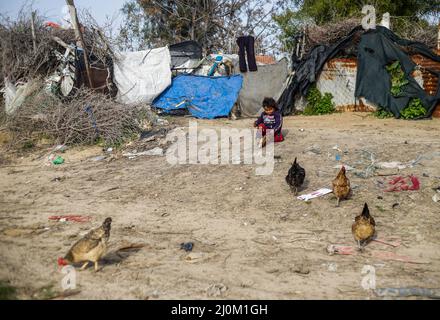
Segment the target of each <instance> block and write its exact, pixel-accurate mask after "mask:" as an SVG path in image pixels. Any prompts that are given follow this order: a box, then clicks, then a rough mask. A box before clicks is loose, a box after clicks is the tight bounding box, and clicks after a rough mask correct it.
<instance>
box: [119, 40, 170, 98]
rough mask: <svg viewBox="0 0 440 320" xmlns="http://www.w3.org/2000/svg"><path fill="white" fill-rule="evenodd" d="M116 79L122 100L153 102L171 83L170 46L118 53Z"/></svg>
mask: <svg viewBox="0 0 440 320" xmlns="http://www.w3.org/2000/svg"><path fill="white" fill-rule="evenodd" d="M116 58H117V59H116V61H115V65H114V81H115V83H116V86H117V87H118V94H117V96H116V100H117V101H118V102H121V103H138V102H145V103H151V102H152V101H153V100H154V99H155V98H156V97H157V96H158V95H160V94H161V93H162V92H163V91H164V90H165V89H166V88H167V87H168V86H169V85H170V84H171V68H170V65H171V56H170V51H169V50H168V48H167V47H163V48H156V49H150V50H144V51H137V52H123V53H116Z"/></svg>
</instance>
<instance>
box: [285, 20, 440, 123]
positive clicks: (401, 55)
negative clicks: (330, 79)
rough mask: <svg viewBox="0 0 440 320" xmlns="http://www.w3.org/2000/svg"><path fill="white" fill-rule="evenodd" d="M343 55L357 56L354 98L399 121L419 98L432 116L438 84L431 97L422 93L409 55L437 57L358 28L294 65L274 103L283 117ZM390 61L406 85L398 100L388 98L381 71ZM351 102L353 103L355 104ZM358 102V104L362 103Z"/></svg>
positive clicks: (383, 32) (382, 32)
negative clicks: (366, 102)
mask: <svg viewBox="0 0 440 320" xmlns="http://www.w3.org/2000/svg"><path fill="white" fill-rule="evenodd" d="M353 49H354V50H353ZM345 51H350V52H351V53H353V51H354V52H355V54H356V55H357V59H356V61H355V64H356V66H357V67H356V82H355V84H350V85H352V86H353V88H354V89H355V90H351V92H352V93H353V96H354V97H356V98H357V99H364V98H366V99H367V100H368V103H373V104H375V105H376V106H380V107H382V108H384V109H386V110H388V111H390V112H392V113H393V114H394V116H395V117H396V118H399V117H400V111H401V110H403V109H404V108H405V107H406V106H407V105H408V101H409V100H410V99H411V98H419V99H420V100H421V101H422V103H423V105H424V107H425V108H426V110H427V113H426V116H430V115H431V114H432V112H433V110H434V108H435V106H436V104H437V103H438V102H439V101H440V91H439V84H438V81H437V84H436V90H435V93H433V94H432V95H430V94H428V93H427V92H425V91H424V89H423V87H422V86H421V85H420V83H421V82H420V77H419V79H417V76H416V75H415V74H414V71H415V66H416V64H415V63H414V62H413V61H412V60H411V57H410V55H412V54H419V55H422V56H424V57H426V58H428V59H430V60H432V61H436V62H440V56H438V55H436V54H435V53H433V52H432V51H431V50H430V49H429V48H428V47H427V46H426V45H424V44H422V43H419V42H414V41H408V40H404V39H400V38H399V37H398V36H396V35H395V34H394V33H393V32H392V31H391V30H389V29H387V28H385V27H382V26H377V27H376V29H373V30H369V31H364V30H363V29H362V27H361V26H359V27H356V28H354V29H353V30H352V31H351V32H350V33H349V34H348V35H347V36H346V37H345V38H343V39H342V40H341V41H339V42H338V43H336V44H334V45H332V46H325V45H318V46H315V47H314V48H313V49H312V50H311V51H310V53H309V54H308V55H307V56H306V58H305V59H303V60H302V61H300V62H299V64H297V66H296V68H295V70H293V71H294V74H293V75H292V76H291V78H290V81H289V85H288V87H287V88H286V90H284V92H283V94H282V95H281V97H280V99H279V101H278V103H279V105H280V108H281V110H282V112H283V114H284V115H286V114H290V113H291V112H292V111H293V107H294V105H295V100H297V99H298V98H299V97H301V96H302V97H304V96H305V95H306V94H307V92H308V89H309V87H310V86H311V85H312V84H313V83H316V82H317V81H318V82H319V77H320V76H322V75H321V73H322V71H323V68H324V67H325V65H326V63H328V62H329V61H331V59H333V58H335V57H337V56H341V55H342V56H344V53H345ZM394 61H399V63H400V65H401V66H402V69H403V71H404V73H405V79H406V80H407V81H408V85H406V86H404V87H403V90H402V91H403V92H402V93H401V94H400V95H399V96H393V95H392V93H391V79H390V75H389V74H388V72H387V71H386V69H385V67H386V66H387V65H388V64H390V63H392V62H394ZM430 71H431V72H432V73H433V74H434V75H436V76H437V79H438V76H439V74H440V73H439V72H437V71H435V70H430ZM415 76H416V77H415ZM338 94H339V92H338ZM353 100H354V101H355V103H356V100H355V99H353ZM360 101H361V103H362V100H360Z"/></svg>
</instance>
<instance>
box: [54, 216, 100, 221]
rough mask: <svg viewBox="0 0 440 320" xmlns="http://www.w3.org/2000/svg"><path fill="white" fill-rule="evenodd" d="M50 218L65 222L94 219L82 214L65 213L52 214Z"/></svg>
mask: <svg viewBox="0 0 440 320" xmlns="http://www.w3.org/2000/svg"><path fill="white" fill-rule="evenodd" d="M49 220H54V221H59V222H65V221H74V222H89V221H90V220H92V218H91V217H90V216H81V215H64V216H50V217H49Z"/></svg>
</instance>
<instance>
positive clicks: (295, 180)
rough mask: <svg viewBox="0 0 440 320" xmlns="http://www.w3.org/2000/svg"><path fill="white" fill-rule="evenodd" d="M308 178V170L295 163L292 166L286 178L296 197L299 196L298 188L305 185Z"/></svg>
mask: <svg viewBox="0 0 440 320" xmlns="http://www.w3.org/2000/svg"><path fill="white" fill-rule="evenodd" d="M305 177H306V170H304V168H302V167H301V166H300V165H299V164H298V163H296V158H295V161H294V162H293V164H292V167H291V168H290V169H289V172H288V173H287V176H286V182H287V184H288V185H289V186H290V190H292V191H293V192H294V194H295V195H297V194H298V188H299V187H301V185H302V184H303V183H304V179H305Z"/></svg>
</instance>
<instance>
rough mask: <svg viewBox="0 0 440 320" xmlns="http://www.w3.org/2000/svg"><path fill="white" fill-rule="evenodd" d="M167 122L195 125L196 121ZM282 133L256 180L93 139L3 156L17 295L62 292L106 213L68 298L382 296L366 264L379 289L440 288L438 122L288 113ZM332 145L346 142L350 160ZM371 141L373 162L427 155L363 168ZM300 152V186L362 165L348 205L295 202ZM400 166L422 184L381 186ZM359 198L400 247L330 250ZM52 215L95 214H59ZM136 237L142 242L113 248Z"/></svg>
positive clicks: (1, 175) (1, 198) (4, 243)
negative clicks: (368, 277) (187, 247)
mask: <svg viewBox="0 0 440 320" xmlns="http://www.w3.org/2000/svg"><path fill="white" fill-rule="evenodd" d="M169 120H170V121H171V122H172V123H173V124H174V125H179V126H188V118H183V117H180V118H177V117H176V118H169ZM250 124H251V119H247V120H246V119H244V120H237V121H232V120H228V119H220V120H210V121H207V120H198V125H199V128H205V127H206V128H207V127H210V128H216V129H218V130H220V129H221V128H233V127H234V128H246V127H248V126H250ZM284 129H285V132H286V133H287V135H286V140H285V141H284V142H282V143H279V144H277V145H276V146H275V155H276V156H277V160H276V163H275V169H274V172H273V174H272V175H268V176H256V175H255V168H256V166H257V165H254V164H253V165H246V164H240V165H233V164H230V165H200V164H198V165H188V164H187V165H175V166H171V165H170V164H168V163H167V161H166V160H165V157H161V156H140V157H136V158H134V159H129V158H127V157H124V156H122V155H121V154H120V152H113V155H112V156H111V157H107V159H104V160H101V161H92V160H90V159H91V158H93V157H95V156H99V155H103V154H104V152H103V151H102V149H101V148H99V147H97V146H95V147H87V148H85V147H77V148H71V149H68V150H66V151H65V153H63V154H61V155H62V156H63V157H64V158H65V160H66V162H65V163H64V164H62V165H59V166H54V165H52V166H47V165H45V161H46V158H47V155H48V154H49V152H50V149H43V150H39V152H34V153H31V154H28V155H27V156H25V157H23V158H21V157H19V158H13V159H9V162H6V161H3V162H2V164H0V280H2V281H3V282H7V283H8V284H9V285H10V286H13V287H15V288H17V297H18V298H22V299H39V298H52V297H54V296H56V295H57V294H56V293H57V292H60V290H61V280H62V278H63V277H64V275H63V274H62V273H61V271H60V268H59V267H58V266H57V263H56V261H57V258H58V257H60V256H64V254H65V253H66V252H67V251H68V249H69V248H70V246H71V245H72V244H73V243H74V242H75V241H77V240H78V239H79V238H80V237H81V236H82V235H84V234H85V233H86V232H87V231H88V230H90V229H91V228H93V227H97V226H99V225H100V224H101V223H102V221H103V220H104V219H105V218H106V217H111V218H112V219H113V223H112V230H111V236H110V242H109V245H110V248H109V251H108V254H107V255H106V256H105V258H104V259H103V260H102V262H101V266H102V269H101V270H100V271H99V272H97V273H95V272H94V271H93V268H92V267H91V266H90V267H89V268H88V269H86V270H85V271H78V272H77V288H78V289H79V290H80V292H79V293H77V294H76V295H73V296H70V297H67V298H66V299H382V298H380V297H377V296H376V295H375V294H374V293H373V292H372V291H371V290H364V289H363V288H362V286H361V281H362V279H363V277H364V276H365V275H364V274H362V269H363V267H364V266H365V265H370V266H373V267H374V268H375V273H376V287H377V288H386V287H420V288H440V234H439V232H438V230H439V226H440V202H438V203H435V202H434V201H433V200H432V197H433V196H434V195H435V194H436V191H435V190H433V189H434V188H436V187H439V186H440V153H439V152H440V119H434V120H427V121H404V120H395V119H385V120H380V119H376V118H374V117H372V116H369V115H368V114H365V113H343V114H333V115H329V116H316V117H303V116H292V117H286V118H285V120H284ZM300 129H304V130H300ZM335 145H338V147H339V148H340V149H341V150H342V151H345V152H343V153H342V160H341V162H338V161H336V160H335V154H334V152H335V150H333V149H332V148H333V147H334V146H335ZM311 146H315V147H314V148H312V149H313V150H314V151H312V150H311V148H310V147H311ZM133 148H134V147H133ZM362 150H364V151H365V150H367V151H369V152H371V153H373V154H374V155H375V161H376V162H381V161H399V162H402V163H409V162H411V161H412V160H415V159H417V158H418V156H419V155H421V156H422V157H421V158H420V157H419V161H418V162H417V163H416V164H415V165H414V166H413V167H409V168H405V169H402V170H400V171H399V172H398V170H397V169H380V170H379V169H378V170H376V171H375V172H374V174H373V175H372V176H370V177H368V178H363V177H361V176H359V175H357V174H355V173H356V172H357V173H359V172H360V171H356V170H360V169H361V168H360V167H361V166H362V165H364V164H365V159H364V160H362V161H363V162H362V161H360V159H361V157H362ZM3 152H4V151H3ZM3 157H4V158H5V157H7V155H6V154H3ZM295 157H298V160H299V162H300V164H301V165H302V166H303V167H304V168H305V170H306V184H305V188H304V189H303V190H301V191H300V194H305V193H309V192H312V191H314V190H317V189H319V188H322V187H331V181H332V179H333V178H334V177H335V176H336V174H337V171H338V169H336V168H334V167H335V166H336V165H338V164H340V163H345V164H348V165H350V166H352V167H355V169H356V170H352V171H349V172H348V177H349V178H350V180H351V185H352V187H353V195H352V197H351V199H349V200H346V201H343V202H341V206H340V207H336V199H335V197H334V196H333V195H332V194H329V195H326V196H323V197H320V198H315V199H312V200H311V201H310V202H304V201H300V200H298V199H296V198H295V197H294V196H293V195H292V194H291V193H290V190H289V187H288V186H287V184H286V182H285V180H284V178H285V176H286V174H287V171H288V169H289V167H290V165H291V163H292V161H293V159H294V158H295ZM394 173H398V174H401V175H410V174H414V175H416V176H417V177H418V178H419V179H420V181H421V189H420V190H419V191H402V192H384V189H383V188H381V186H382V184H381V181H385V184H386V181H387V179H390V178H391V176H390V175H391V174H394ZM439 195H440V194H439ZM364 202H367V203H368V205H369V207H370V212H371V214H372V215H373V216H374V218H375V220H376V224H377V234H378V237H379V238H381V239H390V238H393V239H394V240H395V241H397V242H398V244H397V246H395V247H393V246H390V245H386V244H381V243H379V242H371V243H370V244H369V245H368V246H367V247H366V249H365V251H364V252H362V253H356V254H354V255H329V254H328V252H327V247H328V245H329V244H341V245H351V246H355V242H354V240H353V236H352V234H351V224H352V222H353V219H354V217H355V216H356V215H358V214H360V213H361V211H362V207H363V204H364ZM52 215H85V216H91V217H92V220H91V221H90V222H83V223H80V222H56V221H50V220H49V219H48V218H49V217H50V216H52ZM182 242H193V243H194V248H193V251H192V252H191V253H187V252H185V251H184V250H181V249H180V244H181V243H182ZM130 244H141V245H143V247H142V248H137V249H124V250H118V249H120V248H121V247H124V246H129V245H130ZM383 252H386V253H387V254H388V256H379V255H378V254H380V253H383ZM393 254H394V256H392V255H393ZM396 257H397V258H396ZM405 259H406V260H407V262H404V261H403V260H405ZM399 260H400V261H399ZM410 299H415V298H414V297H412V298H410Z"/></svg>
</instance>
